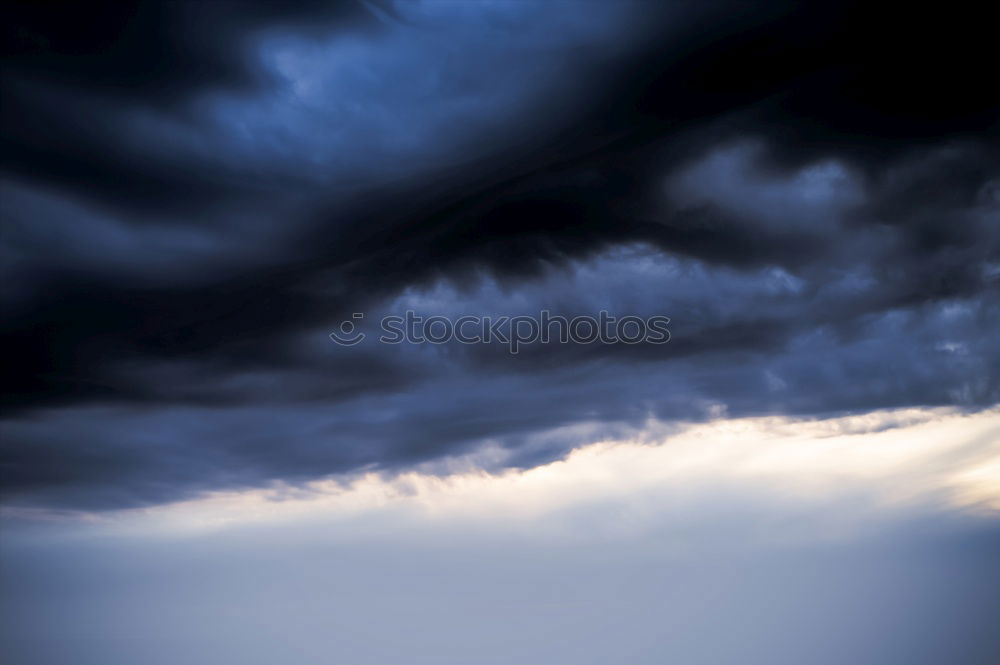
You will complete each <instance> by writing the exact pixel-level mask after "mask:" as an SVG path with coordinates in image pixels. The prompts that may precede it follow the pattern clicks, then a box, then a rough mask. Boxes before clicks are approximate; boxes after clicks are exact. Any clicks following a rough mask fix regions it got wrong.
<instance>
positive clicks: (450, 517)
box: [6, 408, 1000, 534]
mask: <svg viewBox="0 0 1000 665" xmlns="http://www.w3.org/2000/svg"><path fill="white" fill-rule="evenodd" d="M463 466H464V467H465V468H469V467H470V466H471V465H470V464H469V463H468V462H467V461H466V462H465V463H463V460H461V459H459V460H453V467H455V468H462V467H463ZM623 479H625V481H624V482H623ZM720 494H722V495H725V496H728V497H729V500H730V501H732V496H733V495H734V494H735V495H736V496H743V497H748V498H750V497H752V498H753V499H754V500H763V501H777V502H780V503H781V504H784V505H794V506H798V507H800V508H802V509H805V510H810V509H814V508H820V507H822V506H823V504H824V503H826V502H831V501H840V500H843V499H848V498H853V499H858V498H863V501H864V502H865V505H866V506H867V509H870V510H872V511H877V510H878V509H889V508H893V507H896V508H898V507H903V506H907V505H916V504H921V503H926V502H931V503H933V504H937V505H938V506H939V507H944V508H949V509H951V508H957V509H961V510H964V511H974V512H980V513H981V512H986V513H992V512H995V511H998V510H1000V408H993V409H989V410H985V411H982V412H979V413H975V414H963V413H961V412H959V411H955V410H951V409H903V410H893V411H881V412H874V413H870V414H867V415H862V416H848V417H841V418H832V419H827V420H807V421H797V420H794V419H790V418H783V417H761V418H740V419H727V420H717V421H713V422H709V423H704V424H692V425H688V426H687V427H685V428H683V429H682V430H681V431H679V432H677V433H675V434H670V435H663V434H661V433H658V427H657V425H656V424H651V425H650V426H649V428H648V429H647V430H644V432H642V433H640V434H639V435H638V436H636V437H634V438H631V439H623V440H615V441H602V442H599V443H595V444H591V445H587V446H583V447H581V448H578V449H576V450H574V451H573V452H572V453H570V454H569V455H568V456H567V457H566V458H565V459H563V460H560V461H556V462H552V463H550V464H545V465H542V466H538V467H535V468H532V469H528V470H508V471H505V472H502V473H498V474H487V473H485V472H482V471H465V472H458V473H451V474H447V475H439V474H433V473H426V472H417V471H414V472H408V473H403V474H399V475H396V476H391V477H390V476H387V475H380V474H376V473H369V474H366V475H363V476H361V477H358V478H356V479H354V480H353V481H351V482H346V483H345V482H343V481H341V482H338V481H337V480H332V479H330V480H321V481H316V482H312V483H308V484H306V485H304V486H301V487H291V486H281V487H273V488H267V489H257V490H247V491H235V492H216V493H212V494H209V495H206V496H204V497H202V498H198V499H195V500H190V501H184V502H178V503H173V504H169V505H163V506H156V507H152V508H143V509H132V510H122V511H115V512H109V513H100V514H81V515H76V516H71V517H66V516H63V517H58V518H56V519H57V520H58V521H63V520H68V521H76V520H79V519H81V518H82V520H83V521H85V522H88V523H89V524H91V525H92V526H94V527H97V528H111V529H113V530H118V529H124V530H125V531H126V532H133V531H134V530H139V531H144V532H145V531H153V532H161V533H178V534H182V533H185V532H191V531H204V530H213V529H219V528H223V527H228V526H238V525H240V524H250V523H260V522H275V521H285V520H289V519H291V520H312V519H322V520H333V521H339V520H352V521H353V520H354V519H356V518H359V517H373V516H379V515H381V516H392V517H393V518H394V519H396V518H402V519H405V520H406V521H416V522H418V523H441V522H446V523H448V522H450V523H455V524H466V523H474V522H477V521H481V520H489V521H490V522H491V524H492V525H493V526H494V527H495V526H497V525H498V524H507V525H508V526H514V525H516V524H518V523H519V522H522V521H532V520H545V519H546V517H547V516H550V515H552V514H555V513H558V512H560V511H565V510H571V509H574V508H576V507H580V506H587V505H595V504H597V505H599V504H605V503H608V502H611V503H614V504H615V505H619V506H626V507H628V508H627V511H626V512H627V513H628V518H627V519H625V520H619V523H617V524H616V525H614V526H613V527H611V528H615V529H618V528H638V529H641V528H642V525H643V523H644V522H646V521H650V520H652V519H653V513H655V517H656V519H657V520H663V519H664V518H665V517H666V518H667V519H668V521H669V520H670V513H672V512H678V513H679V512H681V511H683V512H685V513H692V514H693V513H697V510H698V508H696V506H699V505H700V506H702V508H701V509H702V510H704V509H705V508H704V504H711V503H712V502H713V501H714V498H713V497H716V496H718V495H720ZM650 498H653V501H652V502H650V503H649V505H646V501H648V500H649V499H650ZM738 503H739V502H737V504H738ZM6 512H7V514H8V516H29V515H28V514H26V513H25V511H21V510H17V509H8V510H7V511H6ZM647 513H648V514H647ZM32 514H33V515H34V516H38V515H37V514H36V513H32ZM50 517H51V516H50Z"/></svg>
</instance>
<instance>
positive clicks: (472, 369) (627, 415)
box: [2, 2, 1000, 508]
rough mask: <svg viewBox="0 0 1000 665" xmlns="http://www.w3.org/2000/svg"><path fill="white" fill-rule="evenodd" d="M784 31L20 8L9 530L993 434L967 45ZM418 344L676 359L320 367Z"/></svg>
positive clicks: (749, 21)
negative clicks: (742, 454)
mask: <svg viewBox="0 0 1000 665" xmlns="http://www.w3.org/2000/svg"><path fill="white" fill-rule="evenodd" d="M799 4H800V3H785V2H774V3H768V4H767V5H766V6H764V7H759V8H754V9H753V10H752V11H751V10H749V9H748V8H747V7H745V6H744V5H743V4H742V3H729V2H719V3H710V4H709V5H708V6H705V7H703V8H699V9H692V8H689V7H686V6H677V7H674V6H671V5H666V6H664V7H663V8H658V9H655V10H654V9H652V8H651V7H650V3H622V4H614V5H605V4H604V3H576V2H566V3H561V2H554V3H549V2H544V3H542V2H540V3H520V2H518V3H509V4H508V3H499V4H496V5H492V4H491V5H479V4H471V3H442V4H435V3H418V4H412V3H398V6H397V4H394V3H385V2H380V3H368V4H364V3H343V4H341V5H337V4H331V3H291V4H288V5H282V6H281V8H278V7H277V6H276V5H273V4H272V3H264V5H262V6H261V8H259V9H252V8H251V5H246V6H244V5H242V4H241V5H240V6H239V9H238V10H237V9H236V8H234V7H226V6H224V5H220V4H218V3H192V4H187V3H180V4H176V3H167V4H164V5H160V4H158V3H144V4H142V5H140V6H139V8H138V9H137V10H136V12H137V13H135V15H134V16H133V15H132V14H133V13H132V12H129V11H123V10H121V9H119V8H106V7H104V6H103V5H102V6H101V7H98V8H88V9H86V10H84V9H79V8H77V9H72V10H67V11H70V13H71V15H72V16H73V17H76V19H77V20H79V21H80V25H81V26H82V27H81V29H79V30H73V31H69V30H67V29H66V28H65V25H64V22H65V21H67V20H68V17H67V16H65V15H63V16H48V15H46V14H44V13H39V12H38V11H37V10H33V9H31V8H30V7H18V6H15V7H14V8H13V9H12V10H10V11H12V12H13V14H12V16H11V20H10V21H8V22H7V23H9V24H10V25H13V26H14V28H13V29H11V30H10V34H9V35H7V37H6V44H7V45H6V46H5V48H6V49H7V50H6V53H7V55H8V57H7V58H6V59H5V62H4V68H3V77H4V85H5V88H6V90H7V93H8V94H7V95H6V96H5V97H7V98H8V99H9V102H7V103H5V104H4V105H3V140H4V146H5V149H4V177H5V180H4V185H3V187H4V197H3V213H4V234H3V239H2V240H3V244H2V252H3V254H2V257H3V262H4V266H3V267H4V271H5V273H7V275H8V279H7V280H5V282H6V285H5V287H4V292H3V296H4V305H5V309H6V316H5V323H4V356H5V386H4V387H5V400H6V404H7V406H8V407H9V409H8V411H9V412H8V414H7V417H6V419H5V421H4V422H3V424H2V428H3V434H4V436H3V444H2V445H3V454H4V466H3V474H4V478H3V485H4V488H5V491H6V493H7V500H9V501H13V502H19V503H43V504H48V505H57V506H60V507H69V508H73V507H87V508H94V507H101V508H105V507H117V506H127V505H135V504H149V503H157V502H165V501H170V500H173V499H177V498H182V497H187V496H190V495H192V494H193V493H197V492H199V491H203V490H210V489H217V488H228V487H247V486H254V485H258V484H264V483H268V482H272V481H276V480H290V481H295V480H305V479H309V478H314V477H318V476H323V475H327V474H339V473H350V472H352V471H356V470H358V469H361V468H372V467H374V468H380V469H385V470H397V469H401V468H407V467H408V466H411V465H414V464H419V463H422V462H428V461H434V460H437V459H440V458H442V457H444V456H448V455H453V454H459V453H463V452H468V451H471V450H475V449H476V448H477V447H479V446H482V445H484V444H485V443H493V444H499V445H500V446H501V447H502V448H504V449H506V450H508V451H509V455H508V456H507V457H506V458H504V459H503V460H500V461H499V462H497V464H498V465H500V466H502V465H504V464H510V465H518V466H525V465H531V464H534V463H537V462H539V461H542V460H547V459H552V458H553V457H558V456H560V455H562V454H564V453H565V452H566V451H567V450H568V449H569V448H571V447H572V446H573V445H579V444H581V443H585V442H586V441H585V440H582V439H581V440H575V441H573V440H570V439H568V438H566V437H560V436H558V435H557V434H554V433H555V432H558V430H559V428H562V427H566V426H570V425H574V424H581V423H583V424H587V425H588V426H592V427H593V428H594V429H593V432H594V434H593V436H595V437H597V436H599V435H600V432H602V431H610V430H615V429H618V428H628V427H632V426H637V425H639V424H641V423H642V422H644V421H645V420H646V419H647V418H649V417H650V416H653V417H657V418H661V419H665V420H674V419H701V418H706V417H710V416H712V414H716V415H717V414H718V413H720V409H726V410H727V411H726V412H728V413H731V414H751V413H783V414H795V415H804V416H821V415H827V414H833V413H840V412H844V411H864V410H870V409H876V408H885V407H893V406H911V405H945V404H949V405H958V406H962V407H965V408H970V409H975V408H979V407H983V406H986V405H989V404H993V403H996V402H997V401H1000V385H998V381H1000V379H998V375H997V370H996V361H997V358H998V357H1000V353H998V351H1000V349H998V348H997V343H996V342H995V341H993V337H994V336H992V335H991V334H990V333H991V331H992V330H995V329H996V328H997V326H998V324H1000V302H998V298H997V288H996V286H997V283H998V282H997V279H998V277H997V276H998V270H1000V223H998V215H1000V200H998V191H1000V185H998V183H1000V180H998V178H1000V150H998V145H997V141H998V137H997V125H996V109H997V108H998V106H997V103H996V102H997V100H996V92H995V90H994V89H993V88H992V87H990V86H988V85H987V84H986V81H988V80H989V76H988V72H989V63H990V58H989V57H988V56H989V53H988V48H987V44H988V40H987V39H986V37H987V35H986V33H985V30H986V29H987V28H986V26H987V25H989V22H988V21H986V20H985V18H983V17H982V16H979V15H978V14H977V12H979V13H981V12H982V11H983V10H982V9H974V8H972V7H971V5H970V6H969V7H965V6H960V5H963V3H958V5H955V4H952V5H949V7H947V8H943V9H942V8H934V9H933V10H931V9H917V8H914V7H910V6H906V7H902V6H896V5H895V4H894V3H875V4H872V3H864V4H861V3H847V4H844V3H825V2H823V3H810V6H809V7H805V8H803V7H800V6H799ZM931 44H941V45H947V46H946V47H943V46H942V47H941V48H933V47H931V46H930V45H931ZM410 306H413V307H414V308H415V309H418V310H421V311H425V312H427V313H440V312H443V311H447V312H448V313H452V314H466V313H468V314H484V313H494V312H502V313H511V314H532V313H537V312H538V311H539V310H540V309H543V308H544V309H551V310H553V311H554V312H563V313H567V314H571V313H593V312H594V311H595V310H597V309H608V310H611V311H613V312H615V313H618V314H631V313H641V314H644V315H652V314H664V315H667V316H670V317H671V318H672V319H673V322H672V324H671V331H672V334H673V338H672V340H671V342H670V343H668V344H666V345H662V346H654V345H636V346H625V345H616V346H580V345H565V346H559V345H548V346H545V347H533V348H532V347H529V348H527V349H525V350H524V352H523V353H521V354H519V355H518V356H517V357H512V356H510V355H509V354H507V353H506V352H505V351H504V350H503V349H502V348H499V347H491V346H479V347H465V346H461V345H449V346H444V347H434V348H428V347H422V348H415V347H409V346H402V347H388V346H383V345H378V344H371V343H366V344H364V345H362V346H359V347H352V348H349V349H345V348H340V347H336V346H334V345H332V343H331V342H330V341H329V340H327V339H326V333H327V332H329V331H330V330H331V329H333V327H334V326H336V325H337V324H338V323H339V322H340V321H341V320H342V319H343V318H344V317H347V316H350V314H351V313H352V312H354V311H364V312H366V313H368V315H369V320H372V319H374V318H376V317H377V315H379V314H382V313H398V311H397V310H398V309H400V308H406V307H410Z"/></svg>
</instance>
